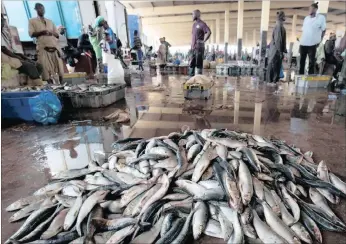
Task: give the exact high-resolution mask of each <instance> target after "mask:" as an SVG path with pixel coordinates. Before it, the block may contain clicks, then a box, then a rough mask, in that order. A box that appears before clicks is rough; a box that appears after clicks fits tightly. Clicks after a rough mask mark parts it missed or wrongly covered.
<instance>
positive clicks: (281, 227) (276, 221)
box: [262, 201, 300, 243]
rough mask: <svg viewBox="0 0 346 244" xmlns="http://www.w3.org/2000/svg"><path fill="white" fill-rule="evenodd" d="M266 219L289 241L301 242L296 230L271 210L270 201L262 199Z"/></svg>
mask: <svg viewBox="0 0 346 244" xmlns="http://www.w3.org/2000/svg"><path fill="white" fill-rule="evenodd" d="M262 206H263V209H264V216H265V220H266V222H267V223H268V225H269V226H270V227H271V228H272V229H273V230H274V231H275V232H276V233H277V234H278V235H280V236H281V237H282V238H284V239H285V240H286V241H287V242H288V243H300V240H299V238H298V237H297V236H296V235H295V234H294V232H293V231H292V230H291V229H290V228H289V227H288V226H287V225H286V224H285V223H284V222H283V221H282V220H281V219H280V218H279V217H278V216H277V215H276V214H275V213H274V212H273V211H272V210H271V208H270V207H269V205H268V203H266V202H264V201H262Z"/></svg>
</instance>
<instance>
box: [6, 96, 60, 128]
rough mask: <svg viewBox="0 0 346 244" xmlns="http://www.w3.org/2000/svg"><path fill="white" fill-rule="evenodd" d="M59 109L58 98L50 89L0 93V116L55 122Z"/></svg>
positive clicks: (47, 122)
mask: <svg viewBox="0 0 346 244" xmlns="http://www.w3.org/2000/svg"><path fill="white" fill-rule="evenodd" d="M61 109H62V106H61V103H60V100H59V98H58V97H57V96H56V95H55V94H54V93H53V92H51V91H39V92H2V93H1V117H2V118H9V119H22V120H25V121H36V122H38V123H42V124H44V125H46V124H55V123H57V122H58V119H59V117H60V113H61Z"/></svg>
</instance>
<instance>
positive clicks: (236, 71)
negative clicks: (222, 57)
mask: <svg viewBox="0 0 346 244" xmlns="http://www.w3.org/2000/svg"><path fill="white" fill-rule="evenodd" d="M228 75H229V76H240V68H239V66H238V65H232V66H230V67H229V69H228Z"/></svg>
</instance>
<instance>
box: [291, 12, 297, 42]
mask: <svg viewBox="0 0 346 244" xmlns="http://www.w3.org/2000/svg"><path fill="white" fill-rule="evenodd" d="M296 39H297V14H294V15H293V19H292V32H291V42H295V41H296Z"/></svg>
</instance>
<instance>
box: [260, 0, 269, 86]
mask: <svg viewBox="0 0 346 244" xmlns="http://www.w3.org/2000/svg"><path fill="white" fill-rule="evenodd" d="M261 16H262V17H261V33H260V63H259V64H260V66H261V68H264V66H265V65H264V64H265V55H266V48H267V35H268V26H269V16H270V1H269V0H263V1H262V11H261ZM260 79H261V80H264V76H263V77H260Z"/></svg>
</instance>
